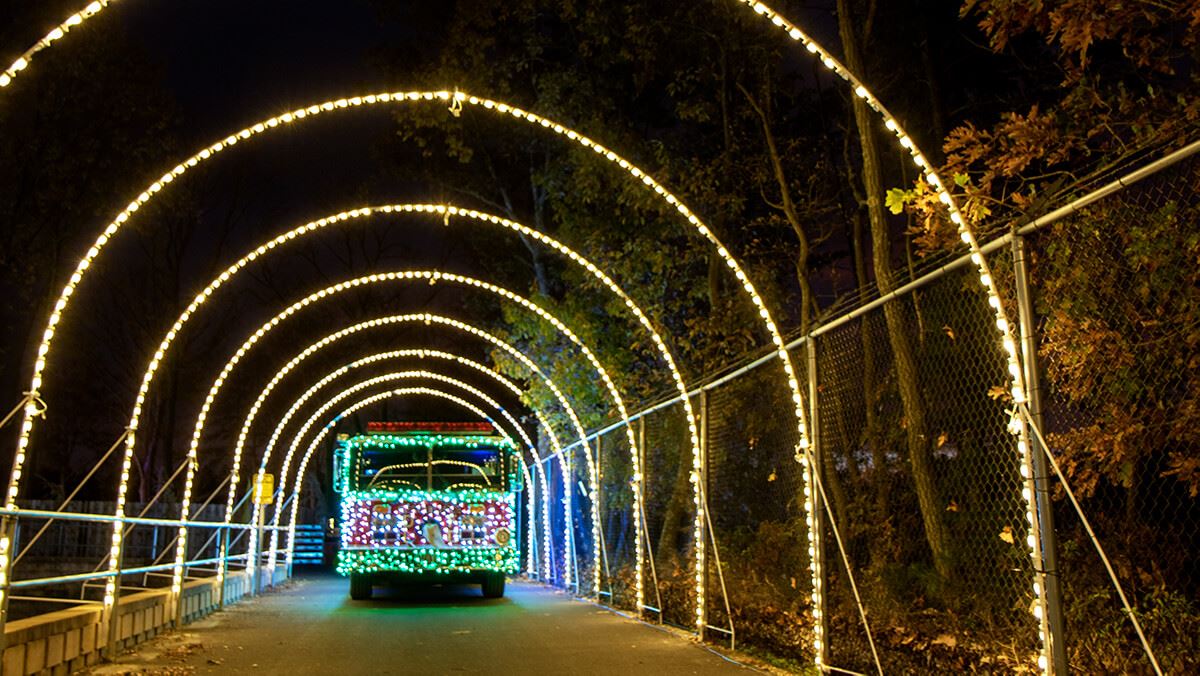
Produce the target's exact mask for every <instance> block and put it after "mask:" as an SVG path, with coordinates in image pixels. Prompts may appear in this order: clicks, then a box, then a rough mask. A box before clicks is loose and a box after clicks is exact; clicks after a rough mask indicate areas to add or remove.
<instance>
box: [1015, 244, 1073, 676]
mask: <svg viewBox="0 0 1200 676" xmlns="http://www.w3.org/2000/svg"><path fill="white" fill-rule="evenodd" d="M1012 256H1013V272H1014V277H1015V282H1016V287H1017V314H1018V317H1019V323H1020V330H1021V364H1022V367H1023V370H1024V372H1025V373H1024V375H1025V390H1026V393H1027V396H1028V398H1029V413H1030V417H1031V418H1032V419H1033V422H1034V424H1035V425H1037V427H1038V429H1045V427H1044V425H1043V423H1042V388H1041V380H1040V374H1039V371H1038V361H1037V339H1036V337H1035V333H1034V331H1035V319H1034V312H1033V298H1032V296H1031V295H1030V293H1029V259H1028V258H1027V256H1026V253H1025V238H1024V237H1022V236H1020V235H1016V236H1014V237H1013V240H1012ZM1029 443H1030V446H1031V449H1030V456H1031V460H1032V463H1031V467H1030V469H1031V470H1032V472H1033V484H1034V494H1035V497H1036V504H1037V511H1038V525H1039V526H1040V528H1039V532H1038V533H1037V538H1038V540H1039V545H1040V548H1041V552H1042V568H1043V569H1044V570H1043V571H1042V582H1043V584H1044V585H1045V594H1046V619H1047V622H1046V624H1047V627H1048V628H1049V632H1048V635H1047V636H1046V642H1047V644H1048V645H1049V653H1050V664H1049V667H1050V673H1051V674H1060V675H1065V674H1067V673H1068V671H1069V666H1068V664H1067V643H1066V632H1065V627H1064V622H1063V607H1062V585H1061V583H1060V579H1059V573H1058V538H1057V536H1056V535H1055V532H1054V509H1053V503H1052V500H1051V495H1050V474H1049V470H1048V468H1047V467H1046V455H1045V454H1046V452H1048V450H1049V449H1044V448H1042V447H1041V442H1040V441H1039V440H1038V439H1037V438H1036V437H1034V438H1031V439H1030V440H1029Z"/></svg>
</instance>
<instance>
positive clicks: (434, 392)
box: [250, 387, 536, 565]
mask: <svg viewBox="0 0 1200 676" xmlns="http://www.w3.org/2000/svg"><path fill="white" fill-rule="evenodd" d="M414 394H424V395H429V396H434V397H439V398H442V399H446V400H449V401H452V402H454V403H456V404H458V405H460V406H462V407H463V408H465V409H467V410H468V411H471V412H472V413H474V414H476V415H478V416H479V417H480V418H482V419H484V420H486V421H488V422H490V423H492V425H493V426H495V427H496V429H497V430H500V431H501V434H502V435H503V436H504V438H505V439H507V440H509V441H510V442H511V441H512V437H511V436H509V435H508V434H507V433H506V432H504V431H503V428H502V427H501V426H500V425H498V424H496V421H495V420H493V419H492V418H491V417H490V416H488V415H487V413H485V412H484V411H483V409H481V408H479V407H478V406H476V405H475V404H472V403H471V402H469V401H467V400H465V399H463V398H461V397H457V396H455V395H453V394H449V393H447V392H444V391H442V390H439V389H436V388H429V387H409V388H400V389H396V390H391V391H390V392H383V393H380V394H375V395H372V396H370V397H367V398H366V399H363V400H361V401H358V402H356V403H354V404H353V405H351V406H350V407H349V408H347V409H345V410H344V411H342V412H341V413H339V414H338V415H337V416H336V417H335V418H334V419H333V420H332V421H330V422H329V423H327V424H326V425H324V426H323V427H322V428H321V430H320V432H319V433H318V434H317V437H316V438H315V439H314V440H313V442H312V444H310V446H309V450H308V452H306V453H305V454H304V459H303V460H302V461H301V463H300V466H299V468H298V469H297V473H296V474H297V477H298V478H299V477H303V476H304V473H305V471H307V468H308V459H309V458H310V457H311V456H312V454H313V451H314V450H316V449H317V448H318V447H320V444H321V442H322V441H324V439H325V437H326V436H327V435H328V434H329V432H330V431H332V430H333V429H334V428H335V427H336V426H337V423H338V422H339V421H340V420H342V419H343V418H345V417H346V416H348V415H350V414H352V413H354V412H355V411H357V410H359V409H361V408H363V407H365V406H369V405H371V404H373V403H376V402H378V401H382V400H384V399H388V398H392V397H399V396H410V395H414ZM514 445H515V444H514ZM518 457H519V458H520V460H521V471H522V472H523V473H524V475H525V477H526V485H527V486H530V488H529V492H530V494H532V493H533V490H532V484H530V483H529V482H530V481H532V479H531V477H530V476H529V469H528V466H527V464H526V463H525V459H524V458H523V457H521V456H518ZM535 457H536V456H535ZM303 491H304V483H303V481H299V479H298V480H297V485H296V490H295V496H294V497H293V499H292V510H291V519H290V521H289V523H288V538H289V542H288V553H287V556H288V561H289V562H290V561H291V560H292V556H293V553H294V546H295V531H296V522H297V518H298V516H299V511H300V495H301V493H302V492H303ZM529 504H530V506H531V507H532V505H533V502H532V501H530V503H529ZM532 514H533V513H532V512H530V520H531V521H532V519H533V516H532ZM250 551H253V550H250ZM529 552H530V553H529V555H528V556H529V564H528V565H533V562H534V561H535V558H536V557H534V556H533V551H532V548H531V549H530V550H529Z"/></svg>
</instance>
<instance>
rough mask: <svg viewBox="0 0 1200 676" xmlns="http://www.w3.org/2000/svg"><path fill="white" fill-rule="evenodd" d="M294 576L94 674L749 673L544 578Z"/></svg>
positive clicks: (679, 638)
mask: <svg viewBox="0 0 1200 676" xmlns="http://www.w3.org/2000/svg"><path fill="white" fill-rule="evenodd" d="M347 588H348V583H347V581H346V579H345V578H340V577H336V576H332V575H323V576H313V577H301V578H298V579H297V580H296V581H295V582H294V583H292V584H291V585H289V587H288V588H286V589H283V590H281V591H278V592H274V593H270V594H267V595H265V596H262V597H259V598H256V599H251V600H247V601H244V602H242V603H239V604H237V605H234V606H231V607H229V608H227V609H226V610H225V611H223V612H220V613H216V614H214V615H212V616H210V617H209V618H206V619H204V620H201V621H200V622H197V623H195V624H191V625H188V626H187V627H185V631H184V632H181V633H178V634H174V635H169V636H166V637H160V638H159V639H156V640H155V641H151V642H149V643H148V644H146V645H145V646H144V647H142V648H140V649H139V650H137V651H136V652H135V653H133V654H130V655H125V656H123V657H122V658H121V659H120V660H119V661H118V662H117V663H116V664H112V665H106V666H104V667H100V668H97V669H95V670H94V671H93V673H94V674H97V675H102V674H122V673H149V674H255V675H259V674H261V675H263V676H268V675H275V674H279V675H286V676H301V675H304V674H339V675H340V674H345V675H347V676H349V675H355V674H422V675H425V674H624V675H630V674H653V675H654V676H669V675H675V674H735V673H741V674H748V673H750V671H749V670H748V669H747V668H744V667H741V666H738V665H736V664H733V663H731V662H729V661H726V660H725V659H724V658H722V657H721V656H719V655H716V654H714V653H712V652H709V651H708V650H706V649H704V648H703V647H700V646H698V645H696V644H694V643H691V642H689V641H687V640H686V639H684V638H682V637H680V636H679V635H676V634H673V633H669V632H667V631H664V630H662V629H659V628H656V627H650V626H646V625H643V624H640V623H638V622H635V621H632V620H629V619H626V618H623V617H621V616H618V615H616V614H614V613H611V612H609V611H607V610H603V609H601V608H598V607H596V606H593V605H590V604H587V603H583V602H580V601H576V600H573V599H571V598H570V597H568V596H566V595H563V594H560V593H557V592H553V591H550V590H547V589H545V588H544V587H541V586H538V585H533V584H526V583H513V582H510V583H509V585H508V592H507V595H506V597H505V598H502V599H491V600H489V599H484V598H482V597H481V596H480V593H479V588H478V587H477V586H461V587H457V586H456V587H447V588H431V589H427V590H391V591H386V590H384V589H382V588H377V589H376V590H375V598H374V599H372V600H371V601H352V600H350V598H349V596H348V595H347Z"/></svg>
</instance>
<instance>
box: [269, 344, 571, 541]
mask: <svg viewBox="0 0 1200 676" xmlns="http://www.w3.org/2000/svg"><path fill="white" fill-rule="evenodd" d="M412 357H416V358H417V359H418V360H419V361H420V362H425V360H427V359H433V360H443V361H445V362H449V363H454V364H461V365H463V366H466V367H468V368H471V369H473V370H474V371H475V372H477V373H479V374H481V375H484V376H488V377H490V378H491V379H492V380H494V381H495V382H496V383H497V384H499V385H501V386H502V387H504V388H505V389H507V390H508V391H509V392H511V393H512V394H513V395H515V396H517V397H521V396H522V395H523V394H524V392H523V390H521V388H520V387H518V386H517V385H516V383H514V382H512V381H511V380H509V379H508V378H505V377H504V376H503V375H501V374H499V373H496V372H495V371H493V370H491V369H489V368H488V367H487V366H485V365H483V364H481V363H479V362H477V361H474V360H472V359H468V358H466V357H462V356H460V355H456V354H450V353H448V352H444V351H441V350H431V349H405V350H393V351H390V352H381V353H376V354H373V355H370V356H367V357H363V358H362V359H358V360H356V361H354V362H352V363H351V364H348V365H346V366H343V367H341V368H339V369H337V370H335V371H333V372H331V373H330V374H328V375H327V376H325V377H324V378H322V379H321V380H319V381H317V383H315V384H314V385H313V386H312V387H310V388H309V389H308V390H305V392H304V394H302V395H301V396H300V397H299V398H297V399H296V400H295V401H294V402H293V404H292V406H291V407H289V408H288V412H287V414H285V416H284V417H283V418H281V419H280V422H279V424H278V425H276V427H275V431H274V432H273V433H272V439H274V438H277V437H278V436H279V435H281V434H282V431H283V428H284V427H285V426H286V424H287V420H288V419H289V418H290V417H291V415H292V414H293V413H294V412H295V411H296V410H297V409H298V408H299V407H300V406H301V405H302V404H303V403H304V401H305V400H307V399H308V398H310V397H312V396H314V395H315V394H316V392H317V391H318V390H320V389H321V388H322V387H324V386H325V385H326V384H328V383H329V382H332V381H333V380H334V379H336V378H337V377H339V376H341V375H343V374H345V373H348V372H349V371H350V370H351V369H353V368H357V367H360V366H364V365H368V364H373V363H376V362H379V361H382V360H389V359H397V358H412ZM430 377H431V378H433V379H435V380H438V379H440V378H442V377H443V376H437V377H434V376H430ZM480 395H482V396H480ZM477 396H479V398H481V399H484V397H485V396H486V395H483V393H482V392H480V393H478V394H477ZM484 400H485V401H487V403H488V404H489V405H492V407H493V408H495V409H497V410H500V411H501V413H502V415H504V417H505V418H506V419H507V420H508V423H509V424H510V426H512V427H515V428H516V429H515V430H514V431H515V432H516V433H517V434H518V435H519V436H520V437H521V438H522V440H523V441H524V442H525V445H526V447H527V448H528V449H529V451H530V454H531V458H532V459H534V460H535V461H536V460H537V451H536V444H534V443H533V442H532V441H531V440H530V439H529V437H528V436H527V435H526V434H525V432H524V429H523V428H521V427H520V426H519V425H518V423H517V422H516V420H514V419H513V418H512V417H511V414H509V413H508V412H507V411H506V410H504V409H503V407H501V406H500V405H499V404H497V403H495V402H494V400H491V399H490V398H488V399H484ZM326 405H328V401H327V402H326V404H324V405H322V407H321V408H320V409H318V411H322V410H324V409H325V407H326ZM533 412H534V415H535V416H536V418H537V421H538V423H539V425H540V426H541V428H542V430H544V431H545V433H546V438H547V439H548V440H549V443H550V444H551V446H552V448H554V449H555V450H556V454H560V453H561V442H560V441H559V440H558V436H557V433H556V432H555V431H554V430H553V429H552V428H551V427H550V424H549V423H548V422H547V421H546V418H545V416H543V415H542V413H541V412H540V411H538V410H537V409H536V408H535V409H533ZM318 419H319V414H316V413H314V414H313V416H312V417H310V418H309V419H308V421H306V422H305V424H304V425H303V426H302V427H301V428H300V430H299V431H297V432H296V435H295V436H294V437H293V439H292V443H291V445H290V446H289V447H288V453H287V456H286V457H285V458H284V460H283V464H282V468H281V469H280V484H279V489H278V497H277V498H276V502H275V513H274V515H273V516H272V520H273V523H276V522H278V520H279V518H280V514H281V510H282V506H283V500H284V496H286V495H288V492H287V488H288V477H289V473H288V470H289V469H290V467H291V466H292V460H293V458H294V457H295V452H296V451H297V450H298V448H299V446H300V442H301V440H302V438H303V435H304V433H305V431H307V430H308V429H310V428H311V426H312V424H315V423H317V422H319V420H318ZM313 450H315V447H314V446H310V447H309V450H308V451H306V453H305V455H304V457H305V458H307V456H308V455H309V454H310V453H311V452H312V451H313ZM267 462H268V458H267V456H266V454H265V453H264V456H263V458H262V460H261V462H260V468H261V469H260V471H262V470H263V469H266V467H267ZM301 462H303V460H302V461H301ZM300 480H301V477H300V476H299V475H297V477H296V479H295V481H294V482H293V483H294V484H295V487H294V488H293V490H292V494H291V495H292V496H293V497H294V496H295V495H296V494H297V493H298V492H299V486H300ZM289 499H290V498H289ZM272 535H273V538H274V535H275V533H272ZM274 550H275V546H274V545H272V547H271V551H274ZM289 550H290V545H289Z"/></svg>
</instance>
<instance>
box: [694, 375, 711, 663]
mask: <svg viewBox="0 0 1200 676" xmlns="http://www.w3.org/2000/svg"><path fill="white" fill-rule="evenodd" d="M699 423H700V424H699V427H700V470H699V472H700V476H698V477H696V483H697V491H698V495H699V496H700V499H698V500H697V501H696V509H698V510H700V512H701V513H700V514H698V515H697V516H698V517H699V521H700V529H699V531H700V532H699V533H697V535H698V537H699V541H698V542H696V543H695V545H694V546H695V547H696V551H697V552H699V553H700V556H701V557H702V558H703V559H704V567H703V568H701V569H700V593H702V594H704V596H705V598H706V599H707V598H708V501H707V500H706V499H703V498H704V496H707V495H708V392H701V393H700V420H699ZM696 615H697V617H696V626H697V629H698V632H697V633H698V635H699V636H698V638H699V639H700V640H701V641H703V640H704V634H705V630H706V629H707V628H708V604H707V603H703V604H702V603H700V602H699V601H697V603H696Z"/></svg>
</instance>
